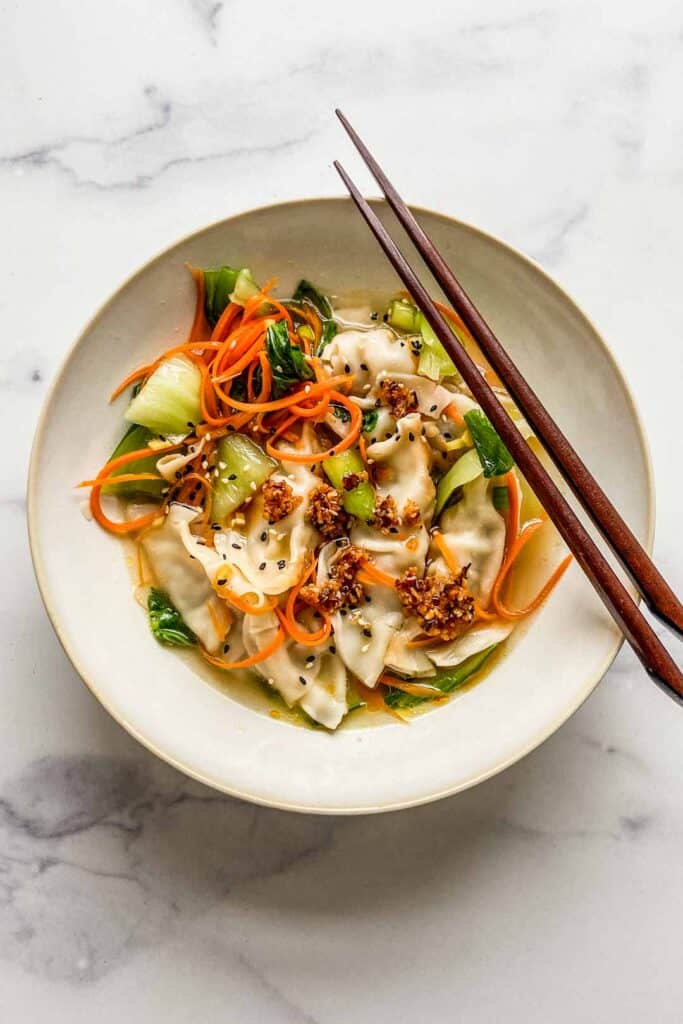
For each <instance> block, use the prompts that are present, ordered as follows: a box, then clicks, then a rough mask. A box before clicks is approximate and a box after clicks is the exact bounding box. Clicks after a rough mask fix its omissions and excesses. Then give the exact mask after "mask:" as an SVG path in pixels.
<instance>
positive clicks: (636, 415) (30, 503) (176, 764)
mask: <svg viewBox="0 0 683 1024" xmlns="http://www.w3.org/2000/svg"><path fill="white" fill-rule="evenodd" d="M368 201H369V202H370V204H371V205H373V206H380V207H386V206H387V203H386V201H385V200H384V199H383V198H381V197H376V196H373V197H370V198H369V200H368ZM311 203H329V204H344V205H346V204H350V203H351V200H350V199H349V197H348V196H345V195H334V196H310V197H305V198H300V199H289V200H283V201H281V202H277V203H266V204H263V205H260V206H254V207H250V208H249V209H247V210H241V211H239V212H237V213H234V214H231V215H230V216H228V217H223V218H221V219H220V220H216V221H211V222H209V223H208V224H205V225H204V226H202V227H200V228H196V229H195V230H194V231H190V232H188V233H187V234H185V235H183V236H181V237H180V238H178V239H176V240H175V241H174V242H172V243H171V244H170V245H166V246H164V248H163V249H159V250H157V251H156V252H155V254H154V255H152V256H151V257H149V258H148V259H147V260H145V261H144V262H143V263H142V264H141V265H140V266H138V267H136V268H135V269H134V270H133V271H132V272H131V273H130V274H128V275H127V276H126V278H125V279H124V280H123V281H122V282H121V284H120V285H118V287H117V288H116V289H115V290H114V291H113V292H112V293H111V295H109V297H108V298H107V299H106V300H105V301H104V302H103V303H102V304H101V305H100V306H99V307H98V308H97V309H96V311H95V312H94V313H93V314H92V316H90V317H89V318H88V320H87V321H86V323H85V325H84V326H83V328H82V329H81V330H80V331H79V333H78V335H77V336H76V338H75V339H74V341H73V342H72V343H71V344H70V345H69V346H68V348H67V349H66V352H65V353H64V355H63V356H62V359H61V361H60V363H59V366H58V367H57V370H56V371H55V373H54V375H53V377H52V380H51V382H50V385H49V387H48V390H47V392H46V394H45V397H44V399H43V404H42V407H41V411H40V415H39V417H38V421H37V423H36V428H35V433H34V436H33V443H32V445H31V454H30V459H29V467H28V474H27V488H26V517H27V529H28V540H29V548H30V552H31V561H32V564H33V571H34V574H35V577H36V582H37V584H38V590H39V593H40V596H41V600H42V602H43V605H44V607H45V611H46V613H47V616H48V619H49V620H50V623H51V625H52V628H53V629H54V631H55V634H56V636H57V639H58V641H59V643H60V645H61V647H62V650H63V651H64V653H65V654H66V656H67V658H68V659H69V661H70V662H71V664H72V666H73V667H74V669H75V670H76V673H77V675H78V676H79V678H80V679H81V682H82V683H83V684H84V685H85V686H86V687H87V688H88V690H89V691H90V692H91V693H92V695H93V696H94V697H96V698H97V700H98V701H99V703H100V704H101V705H102V707H103V708H104V709H105V711H107V712H108V714H109V715H111V717H112V718H113V719H114V721H115V722H117V724H118V725H120V726H121V727H122V728H123V729H125V730H126V732H128V733H129V735H131V736H132V737H133V738H134V739H135V740H137V741H138V742H139V743H140V744H141V745H142V746H143V747H144V748H145V749H146V750H149V751H150V752H151V753H152V754H154V755H156V756H157V757H158V758H160V759H161V760H162V761H164V762H166V763H167V764H169V765H171V766H172V767H173V768H175V769H176V770H177V771H180V772H182V773H183V774H184V775H186V776H188V777H189V778H191V779H194V780H195V781H197V782H201V783H203V784H204V785H206V786H209V787H211V788H212V789H215V790H218V791H219V792H221V793H225V794H226V795H228V796H231V797H235V798H237V799H240V800H246V801H248V802H250V803H253V804H257V805H260V806H263V807H270V808H274V809H278V810H285V811H293V812H297V813H302V814H321V815H322V814H324V815H340V816H341V815H363V814H380V813H387V812H389V811H399V810H406V809H408V808H410V807H417V806H421V805H423V804H428V803H432V802H434V801H436V800H441V799H444V798H445V797H448V796H453V795H455V794H456V793H461V792H464V791H465V790H467V789H471V788H472V787H473V786H477V785H478V784H479V783H481V782H484V781H486V780H487V779H490V778H493V777H494V776H495V775H498V774H499V773H500V772H502V771H505V769H506V768H509V767H511V766H512V765H513V764H516V763H517V762H518V761H521V760H522V758H524V757H526V756H527V755H528V754H530V753H531V752H532V751H533V750H535V749H536V748H537V747H539V746H540V745H541V744H542V743H544V742H545V741H546V740H547V739H549V738H550V737H551V736H552V735H553V734H554V733H555V732H557V730H558V729H559V728H560V727H561V726H562V725H564V724H565V722H567V721H568V719H569V718H571V716H572V715H573V714H574V713H575V712H576V711H577V710H578V709H579V708H580V707H581V705H582V704H583V703H584V701H586V700H587V699H588V697H589V696H590V695H591V693H592V692H593V690H595V688H596V687H597V685H598V684H599V683H600V681H601V680H602V678H603V677H604V676H605V674H606V673H607V671H608V670H609V668H610V666H611V664H612V662H613V661H614V659H615V658H616V656H617V654H618V653H619V650H620V649H621V646H622V644H623V643H624V637H623V635H619V636H615V638H614V644H613V647H612V649H611V650H610V651H609V652H608V654H607V656H606V657H605V660H604V662H603V664H602V665H601V666H600V667H599V668H598V669H597V670H596V671H595V673H594V674H592V675H591V676H590V677H589V678H588V679H587V680H586V681H585V682H584V685H583V687H582V688H581V690H580V692H579V693H578V694H577V696H576V698H575V699H574V700H573V701H572V702H571V703H570V704H569V705H568V706H567V707H566V708H564V709H563V710H562V712H561V713H560V714H559V716H558V717H557V718H556V719H555V720H554V721H553V722H552V723H551V724H550V725H549V726H546V727H544V728H543V729H542V730H541V732H540V733H539V734H538V735H537V736H535V737H533V738H532V739H531V740H530V741H529V742H528V743H527V744H526V745H525V746H524V747H523V748H522V749H520V750H518V751H516V752H515V753H514V754H513V755H511V756H509V757H507V758H504V759H503V760H501V761H499V762H497V763H496V764H494V765H492V766H491V767H490V768H488V769H486V770H485V771H483V772H480V773H479V774H478V775H476V776H475V777H473V778H470V779H467V780H466V781H464V782H460V783H456V784H454V785H452V786H448V787H446V788H443V789H440V790H438V791H436V792H434V793H428V794H426V795H421V796H418V797H413V798H410V799H406V800H393V801H391V802H389V803H386V804H381V805H376V806H348V807H333V806H320V805H316V804H305V803H297V802H292V803H290V802H287V801H283V800H277V799H272V798H267V797H264V796H260V795H258V794H254V793H250V792H247V791H245V790H244V789H239V788H238V787H235V786H230V785H228V784H226V783H225V782H224V781H223V780H221V779H219V778H215V777H212V776H211V775H209V774H208V773H204V772H201V771H198V770H196V769H194V768H192V767H190V766H189V765H187V764H185V763H184V762H183V761H182V760H181V759H179V758H177V757H175V756H174V755H172V754H169V753H167V752H166V751H164V750H163V749H161V748H159V747H158V746H156V744H155V743H153V742H152V741H151V740H149V739H148V738H147V737H146V736H145V735H144V734H143V733H141V732H140V731H139V730H138V729H137V727H136V726H135V725H134V724H133V723H132V722H131V721H129V720H128V719H127V718H126V716H124V715H122V714H119V713H118V712H117V711H116V710H115V709H114V708H112V707H111V706H110V704H109V702H108V700H107V699H106V698H105V697H104V696H103V695H102V694H101V693H100V691H99V688H98V685H97V683H96V681H95V680H94V679H93V678H92V677H89V676H88V673H87V672H86V671H85V669H84V668H83V666H82V664H81V661H80V658H79V654H78V651H77V649H76V648H75V646H74V645H71V644H70V643H69V642H68V641H67V639H66V637H65V636H64V635H63V632H62V630H61V628H60V623H59V612H58V609H57V608H56V607H55V606H54V604H53V602H52V601H51V598H50V596H49V587H48V581H47V574H46V572H45V567H44V565H43V561H42V556H41V551H40V546H39V543H38V531H37V521H38V507H37V505H38V503H37V495H36V489H37V463H38V454H39V451H40V449H41V447H42V445H43V441H44V434H45V429H46V425H47V421H48V418H49V415H50V411H51V408H52V404H53V401H54V398H55V396H56V394H57V392H58V390H59V387H60V385H61V381H62V378H63V376H64V374H65V372H66V370H67V367H68V365H69V363H70V362H71V359H72V356H73V355H74V353H75V352H76V351H77V349H79V348H80V347H81V346H82V345H83V344H85V342H86V337H87V335H88V334H89V333H90V331H91V330H92V328H93V327H94V326H95V325H96V324H97V322H98V321H99V320H100V319H101V318H102V317H103V316H104V314H105V313H106V312H107V310H108V309H109V307H110V306H112V305H113V304H114V303H115V302H116V301H117V300H118V298H119V296H120V294H121V293H122V292H123V291H124V290H125V289H126V288H127V287H128V285H129V284H130V283H131V282H132V281H133V280H134V279H135V278H136V277H138V275H140V274H142V273H143V272H144V271H146V270H148V269H149V268H150V267H152V266H153V265H154V264H155V263H158V262H160V261H161V260H163V259H164V258H165V257H166V256H168V255H169V254H170V253H171V252H173V250H174V249H177V248H178V247H179V246H182V245H184V244H185V243H187V242H189V241H191V240H192V239H195V238H197V236H199V235H202V234H204V233H205V232H208V231H211V230H213V229H214V228H217V227H219V226H221V225H223V224H226V223H228V222H230V221H233V220H238V219H240V218H242V217H248V216H251V215H253V214H258V213H263V212H265V211H267V210H272V209H274V208H278V207H284V206H288V207H297V206H303V205H308V204H311ZM409 206H410V209H411V210H412V211H413V213H415V214H416V216H418V218H419V217H420V215H426V216H429V217H435V218H437V219H439V220H442V221H445V222H447V223H449V224H454V225H455V226H456V227H457V228H459V229H461V230H464V231H465V232H466V233H469V234H472V235H475V236H477V237H479V238H480V239H482V240H484V241H485V242H488V243H491V244H493V245H494V246H495V247H497V248H498V249H502V250H504V251H505V253H506V254H507V255H510V256H512V257H515V258H516V259H517V260H520V261H521V262H522V263H523V264H525V265H526V266H527V267H529V268H531V269H532V270H533V271H535V273H536V274H538V275H540V276H541V278H542V279H543V281H544V283H545V284H546V285H548V286H549V287H550V288H551V289H553V290H554V291H555V293H556V294H557V295H558V296H559V297H560V298H562V299H563V300H565V301H566V302H568V303H569V304H570V305H571V306H572V307H573V309H574V310H575V311H576V313H577V314H578V315H579V317H580V318H581V319H582V320H583V321H584V323H585V324H586V325H587V326H588V328H589V329H590V331H591V332H592V333H593V335H594V336H595V338H596V339H597V341H598V342H599V344H600V345H601V346H602V349H603V351H604V355H605V356H606V358H607V360H608V362H609V364H610V367H611V369H612V371H613V372H614V373H615V375H616V377H617V380H618V381H619V384H620V385H621V387H622V389H623V394H624V397H625V399H626V402H627V404H628V406H629V409H630V412H631V414H632V416H633V421H634V424H635V428H636V432H637V435H638V439H639V442H640V445H641V450H642V453H643V457H644V464H645V465H644V468H645V479H644V483H645V489H646V499H647V522H646V536H645V538H644V539H643V541H642V544H643V547H644V548H645V550H646V551H647V552H648V554H651V553H652V548H653V543H654V532H655V517H656V499H655V485H654V471H653V465H652V454H651V451H650V444H649V441H648V438H647V434H646V432H645V426H644V423H643V419H642V416H641V414H640V411H639V409H638V405H637V403H636V399H635V395H634V393H633V391H632V389H631V387H630V385H629V383H628V381H627V379H626V377H625V375H624V372H623V371H622V369H621V366H620V365H619V363H618V361H617V358H616V356H615V354H614V352H613V350H612V348H611V347H610V345H609V344H608V343H607V341H606V340H605V338H604V337H603V335H602V333H601V332H600V331H599V330H598V328H597V326H596V325H595V323H594V322H593V320H592V319H591V318H590V317H589V316H588V315H587V314H586V312H585V311H584V310H583V308H582V307H581V306H580V305H579V304H578V303H577V302H576V301H575V299H574V298H573V297H572V295H571V294H570V293H569V292H568V291H567V290H566V289H565V288H564V287H563V286H562V285H561V284H559V283H558V282H557V281H556V280H555V278H554V277H552V276H551V275H550V274H549V273H548V272H547V271H546V270H544V269H543V267H541V265H540V264H539V263H538V262H537V261H536V260H534V259H532V257H530V256H527V255H526V254H525V253H523V252H521V251H520V250H519V249H517V248H515V246H513V245H511V244H510V243H508V242H506V241H504V240H503V239H502V238H500V237H498V236H497V235H494V234H491V233H490V232H489V231H484V230H483V229H482V228H479V227H477V226H476V225H474V224H471V223H469V222H468V221H463V220H461V219H460V218H458V217H454V216H451V215H449V214H445V213H441V212H440V211H437V210H433V209H431V208H430V207H425V206H418V205H416V204H412V203H411V204H409ZM627 586H628V587H629V589H630V590H631V593H632V594H634V596H635V598H636V600H637V601H638V602H639V600H640V599H639V597H638V595H637V593H636V592H635V590H634V588H633V587H632V586H631V584H630V583H628V582H627Z"/></svg>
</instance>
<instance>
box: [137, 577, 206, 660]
mask: <svg viewBox="0 0 683 1024" xmlns="http://www.w3.org/2000/svg"><path fill="white" fill-rule="evenodd" d="M147 611H148V614H149V626H150V629H151V630H152V633H153V634H154V636H155V637H156V639H157V640H158V641H159V642H160V643H162V644H171V645H172V646H174V647H193V646H194V645H195V644H196V643H197V637H196V636H195V635H194V633H193V632H192V630H191V629H190V628H189V626H187V625H186V624H185V623H184V622H183V619H182V617H181V615H180V612H179V611H178V609H177V608H176V607H175V605H173V604H172V603H171V600H170V598H169V596H168V594H167V593H166V592H165V591H164V590H158V589H157V588H156V587H152V589H151V590H150V592H149V597H148V598H147Z"/></svg>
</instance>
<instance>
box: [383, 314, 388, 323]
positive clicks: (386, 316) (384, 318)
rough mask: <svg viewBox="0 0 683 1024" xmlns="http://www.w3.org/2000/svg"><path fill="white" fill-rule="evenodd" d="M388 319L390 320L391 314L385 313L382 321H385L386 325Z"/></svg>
mask: <svg viewBox="0 0 683 1024" xmlns="http://www.w3.org/2000/svg"><path fill="white" fill-rule="evenodd" d="M388 319H389V314H388V313H385V314H384V316H383V317H382V320H384V323H386V322H387V320H388Z"/></svg>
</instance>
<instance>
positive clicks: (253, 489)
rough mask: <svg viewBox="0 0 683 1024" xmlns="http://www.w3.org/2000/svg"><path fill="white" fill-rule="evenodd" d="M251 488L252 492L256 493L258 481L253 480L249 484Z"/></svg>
mask: <svg viewBox="0 0 683 1024" xmlns="http://www.w3.org/2000/svg"><path fill="white" fill-rule="evenodd" d="M249 486H250V487H251V489H252V491H255V490H256V481H255V480H252V481H251V483H250V484H249Z"/></svg>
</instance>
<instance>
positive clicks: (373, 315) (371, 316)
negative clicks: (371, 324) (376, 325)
mask: <svg viewBox="0 0 683 1024" xmlns="http://www.w3.org/2000/svg"><path fill="white" fill-rule="evenodd" d="M378 315H379V314H378V313H371V314H370V319H371V320H376V319H377V317H378Z"/></svg>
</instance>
